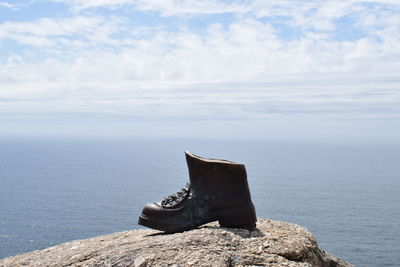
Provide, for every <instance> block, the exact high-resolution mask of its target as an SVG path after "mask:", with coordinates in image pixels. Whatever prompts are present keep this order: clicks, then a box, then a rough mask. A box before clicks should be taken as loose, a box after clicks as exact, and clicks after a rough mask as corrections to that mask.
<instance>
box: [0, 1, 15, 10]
mask: <svg viewBox="0 0 400 267" xmlns="http://www.w3.org/2000/svg"><path fill="white" fill-rule="evenodd" d="M1 7H5V8H8V9H11V10H17V9H18V7H17V6H16V5H13V4H10V3H8V2H0V8H1Z"/></svg>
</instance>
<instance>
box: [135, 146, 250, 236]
mask: <svg viewBox="0 0 400 267" xmlns="http://www.w3.org/2000/svg"><path fill="white" fill-rule="evenodd" d="M185 154H186V161H187V165H188V168H189V177H190V184H188V185H187V186H186V187H185V188H182V190H181V191H179V192H177V193H176V194H174V195H170V196H168V197H166V198H164V199H163V200H162V201H160V202H158V203H149V204H146V205H145V206H144V208H143V211H142V214H141V215H140V217H139V222H138V223H139V224H140V225H143V226H147V227H150V228H154V229H157V230H161V231H164V232H169V233H172V232H181V231H186V230H190V229H193V228H196V227H198V226H200V225H202V224H205V223H209V222H213V221H218V222H219V224H220V225H221V226H222V227H231V228H246V229H254V228H255V223H256V213H255V209H254V205H253V203H252V202H251V197H250V191H249V186H248V183H247V174H246V168H245V166H244V165H243V164H240V163H235V162H232V161H227V160H219V159H206V158H201V157H199V156H196V155H194V154H192V153H190V152H185Z"/></svg>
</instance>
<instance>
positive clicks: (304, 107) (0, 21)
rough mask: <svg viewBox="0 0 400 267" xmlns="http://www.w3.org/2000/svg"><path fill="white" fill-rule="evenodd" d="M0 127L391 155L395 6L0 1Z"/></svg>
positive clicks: (286, 1)
mask: <svg viewBox="0 0 400 267" xmlns="http://www.w3.org/2000/svg"><path fill="white" fill-rule="evenodd" d="M0 123H1V124H0V134H89V135H96V134H100V135H101V134H106V135H128V136H203V137H226V136H229V137H232V138H244V139H246V138H260V139H271V140H272V139H282V138H283V139H291V140H296V139H299V138H300V139H310V140H316V139H320V140H328V139H329V140H331V139H338V140H359V139H365V140H369V141H376V140H391V141H398V139H399V138H398V136H400V1H398V0H379V1H378V0H377V1H371V0H370V1H362V0H346V1H342V0H325V1H321V0H309V1H305V0H268V1H267V0H243V1H229V0H85V1H83V0H82V1H81V0H13V1H11V0H0ZM399 142H400V141H399Z"/></svg>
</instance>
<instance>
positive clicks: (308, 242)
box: [0, 219, 352, 267]
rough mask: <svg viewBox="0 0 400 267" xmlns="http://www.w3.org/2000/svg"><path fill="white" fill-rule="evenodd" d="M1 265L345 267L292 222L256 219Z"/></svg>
mask: <svg viewBox="0 0 400 267" xmlns="http://www.w3.org/2000/svg"><path fill="white" fill-rule="evenodd" d="M0 266H135V267H144V266H174V267H178V266H182V267H183V266H271V267H273V266H298V267H300V266H301V267H303V266H304V267H306V266H318V267H350V266H352V265H350V264H349V263H346V262H345V261H343V260H340V259H338V258H336V257H335V256H332V255H330V254H328V253H326V252H324V251H323V250H321V249H320V248H319V247H318V246H317V242H316V240H315V238H314V237H313V236H312V235H311V233H310V232H309V231H307V230H306V229H304V228H303V227H300V226H298V225H295V224H290V223H285V222H278V221H272V220H266V219H258V223H257V229H256V230H255V231H251V232H250V231H248V230H244V229H231V228H221V227H219V226H218V224H216V223H212V224H207V225H205V226H203V227H201V228H199V229H195V230H191V231H187V232H183V233H176V234H163V233H160V232H158V231H154V230H133V231H126V232H120V233H115V234H111V235H106V236H100V237H95V238H91V239H85V240H77V241H72V242H68V243H64V244H61V245H57V246H54V247H51V248H47V249H44V250H39V251H33V252H30V253H26V254H22V255H17V256H14V257H9V258H5V259H3V260H0Z"/></svg>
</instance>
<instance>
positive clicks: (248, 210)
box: [138, 203, 257, 233]
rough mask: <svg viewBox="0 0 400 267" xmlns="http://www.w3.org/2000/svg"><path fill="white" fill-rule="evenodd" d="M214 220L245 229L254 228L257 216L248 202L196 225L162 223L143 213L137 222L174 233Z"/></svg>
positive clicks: (251, 204)
mask: <svg viewBox="0 0 400 267" xmlns="http://www.w3.org/2000/svg"><path fill="white" fill-rule="evenodd" d="M214 221H218V222H219V225H220V226H221V227H225V228H243V229H247V230H254V229H255V228H256V221H257V217H256V212H255V208H254V205H253V203H249V204H245V205H243V206H239V207H234V208H230V209H225V210H223V211H222V212H218V215H216V216H210V217H209V218H208V219H206V220H203V221H202V222H201V223H199V224H197V225H193V224H188V225H182V224H168V223H163V222H159V221H157V220H155V219H153V218H150V217H148V216H146V215H144V214H141V215H140V216H139V221H138V224H140V225H143V226H146V227H149V228H152V229H156V230H160V231H164V232H166V233H176V232H183V231H187V230H191V229H194V228H197V227H199V226H201V225H203V224H206V223H209V222H214Z"/></svg>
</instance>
